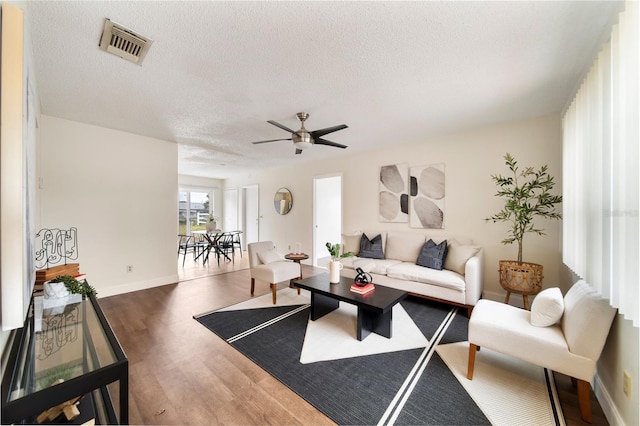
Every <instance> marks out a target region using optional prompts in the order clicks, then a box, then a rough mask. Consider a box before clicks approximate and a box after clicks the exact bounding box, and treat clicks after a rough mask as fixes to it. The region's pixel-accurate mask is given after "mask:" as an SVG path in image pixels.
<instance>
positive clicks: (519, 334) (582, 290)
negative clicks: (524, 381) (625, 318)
mask: <svg viewBox="0 0 640 426" xmlns="http://www.w3.org/2000/svg"><path fill="white" fill-rule="evenodd" d="M560 300H561V301H562V300H563V301H564V312H562V313H561V315H562V318H561V319H560V320H559V322H558V323H556V324H554V325H551V326H548V327H536V326H533V325H531V320H530V319H531V312H529V311H526V310H523V309H519V308H516V307H514V306H510V305H505V304H503V303H499V302H494V301H490V300H484V299H483V300H480V301H478V303H477V304H476V306H475V308H474V309H473V312H472V314H471V318H470V319H469V364H468V370H467V378H468V379H469V380H471V379H473V367H474V363H475V357H476V351H477V350H479V349H480V347H482V346H483V347H485V348H488V349H492V350H494V351H497V352H501V353H503V354H507V355H511V356H514V357H516V358H519V359H522V360H524V361H527V362H530V363H533V364H536V365H539V366H541V367H545V368H548V369H550V370H553V371H557V372H559V373H562V374H566V375H567V376H570V377H571V378H572V380H574V381H575V380H577V385H578V400H579V403H580V414H581V416H582V419H583V420H584V421H586V422H588V423H591V403H590V399H589V391H590V389H591V384H590V382H591V380H592V379H593V375H594V373H595V369H596V363H597V361H598V358H599V357H600V353H601V352H602V348H603V347H604V344H605V341H606V339H607V335H608V334H609V328H610V327H611V323H612V322H613V318H614V316H615V314H616V310H615V309H614V308H612V307H611V305H610V304H609V302H608V301H606V300H605V299H603V298H601V297H600V296H599V295H598V294H597V293H596V292H595V291H594V290H593V289H592V288H591V287H590V286H589V285H588V284H587V283H585V282H584V281H578V282H577V283H575V284H574V285H573V286H572V287H571V289H569V291H568V292H567V294H566V295H565V296H564V299H560ZM534 302H535V301H534ZM532 308H533V307H532Z"/></svg>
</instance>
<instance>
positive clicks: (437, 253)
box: [416, 240, 447, 271]
mask: <svg viewBox="0 0 640 426" xmlns="http://www.w3.org/2000/svg"><path fill="white" fill-rule="evenodd" d="M446 257H447V240H444V241H443V242H441V243H440V244H436V243H434V242H433V240H429V241H427V242H426V243H424V245H423V246H422V248H421V249H420V253H419V254H418V259H417V260H416V265H419V266H424V267H426V268H431V269H437V270H438V271H442V268H443V267H444V261H445V258H446Z"/></svg>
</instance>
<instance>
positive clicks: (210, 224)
mask: <svg viewBox="0 0 640 426" xmlns="http://www.w3.org/2000/svg"><path fill="white" fill-rule="evenodd" d="M216 229H218V224H217V223H216V221H215V220H212V221H210V222H207V232H213V231H215V230H216Z"/></svg>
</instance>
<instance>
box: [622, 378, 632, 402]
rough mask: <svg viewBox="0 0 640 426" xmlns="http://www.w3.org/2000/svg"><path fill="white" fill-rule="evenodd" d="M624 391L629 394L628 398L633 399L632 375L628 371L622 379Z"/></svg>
mask: <svg viewBox="0 0 640 426" xmlns="http://www.w3.org/2000/svg"><path fill="white" fill-rule="evenodd" d="M622 391H623V392H624V394H625V395H627V398H629V399H631V375H630V374H629V373H628V372H626V371H625V372H624V376H623V379H622Z"/></svg>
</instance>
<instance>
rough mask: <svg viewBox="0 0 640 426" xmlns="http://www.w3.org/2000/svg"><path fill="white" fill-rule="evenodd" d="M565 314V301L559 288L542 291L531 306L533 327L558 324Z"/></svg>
mask: <svg viewBox="0 0 640 426" xmlns="http://www.w3.org/2000/svg"><path fill="white" fill-rule="evenodd" d="M563 313H564V300H563V299H562V292H561V291H560V289H559V288H558V287H553V288H548V289H546V290H542V291H541V292H540V293H538V295H537V296H536V298H535V299H533V303H532V304H531V325H534V326H536V327H549V326H550V325H554V324H556V323H557V322H558V321H560V318H562V314H563Z"/></svg>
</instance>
